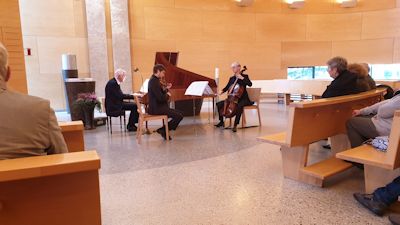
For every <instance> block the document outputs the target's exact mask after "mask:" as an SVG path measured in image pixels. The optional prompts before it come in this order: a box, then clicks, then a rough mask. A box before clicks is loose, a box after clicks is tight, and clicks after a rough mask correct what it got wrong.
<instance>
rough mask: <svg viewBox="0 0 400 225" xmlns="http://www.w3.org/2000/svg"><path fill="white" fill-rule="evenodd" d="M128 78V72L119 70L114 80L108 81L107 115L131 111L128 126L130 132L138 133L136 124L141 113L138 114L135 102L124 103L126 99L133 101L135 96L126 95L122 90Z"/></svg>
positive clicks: (106, 90)
mask: <svg viewBox="0 0 400 225" xmlns="http://www.w3.org/2000/svg"><path fill="white" fill-rule="evenodd" d="M125 77H126V71H125V70H123V69H117V70H116V71H115V73H114V78H112V79H111V80H109V81H108V83H107V85H106V88H105V92H106V100H105V107H106V112H107V115H112V114H113V113H120V112H122V111H125V110H127V111H131V113H130V115H129V122H128V125H127V127H126V128H127V129H128V131H136V130H137V127H136V126H135V123H137V122H138V120H139V113H138V112H137V106H136V104H135V103H133V102H124V99H133V95H129V94H124V93H122V90H121V87H120V85H121V83H122V82H124V80H125Z"/></svg>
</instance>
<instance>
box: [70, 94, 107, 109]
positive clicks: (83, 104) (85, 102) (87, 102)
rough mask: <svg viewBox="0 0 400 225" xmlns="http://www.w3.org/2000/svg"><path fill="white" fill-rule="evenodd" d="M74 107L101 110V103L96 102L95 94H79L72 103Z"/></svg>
mask: <svg viewBox="0 0 400 225" xmlns="http://www.w3.org/2000/svg"><path fill="white" fill-rule="evenodd" d="M74 107H79V108H81V109H83V108H97V109H98V110H100V109H101V103H100V101H99V100H97V96H96V94H95V93H80V94H78V98H77V99H76V100H75V102H74Z"/></svg>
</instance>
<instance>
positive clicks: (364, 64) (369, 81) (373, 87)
mask: <svg viewBox="0 0 400 225" xmlns="http://www.w3.org/2000/svg"><path fill="white" fill-rule="evenodd" d="M361 65H363V66H364V67H365V69H367V71H368V76H367V80H368V84H369V87H370V89H371V90H372V89H375V88H376V83H375V81H374V79H373V78H372V77H371V74H370V73H371V68H370V67H369V65H368V63H361Z"/></svg>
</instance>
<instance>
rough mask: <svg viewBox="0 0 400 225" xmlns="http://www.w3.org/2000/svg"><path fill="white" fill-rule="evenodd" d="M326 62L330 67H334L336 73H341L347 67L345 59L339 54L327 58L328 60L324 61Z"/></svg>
mask: <svg viewBox="0 0 400 225" xmlns="http://www.w3.org/2000/svg"><path fill="white" fill-rule="evenodd" d="M326 64H327V65H328V66H329V67H330V68H336V69H337V72H338V73H342V72H343V71H345V70H346V69H347V60H346V59H345V58H343V57H340V56H336V57H334V58H332V59H330V60H328V62H326Z"/></svg>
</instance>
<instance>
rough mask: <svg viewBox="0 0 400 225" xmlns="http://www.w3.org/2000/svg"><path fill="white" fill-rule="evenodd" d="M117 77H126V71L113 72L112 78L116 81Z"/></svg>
mask: <svg viewBox="0 0 400 225" xmlns="http://www.w3.org/2000/svg"><path fill="white" fill-rule="evenodd" d="M119 76H124V77H126V71H125V70H123V69H121V68H118V69H117V70H115V72H114V77H115V79H116V78H117V77H119Z"/></svg>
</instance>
